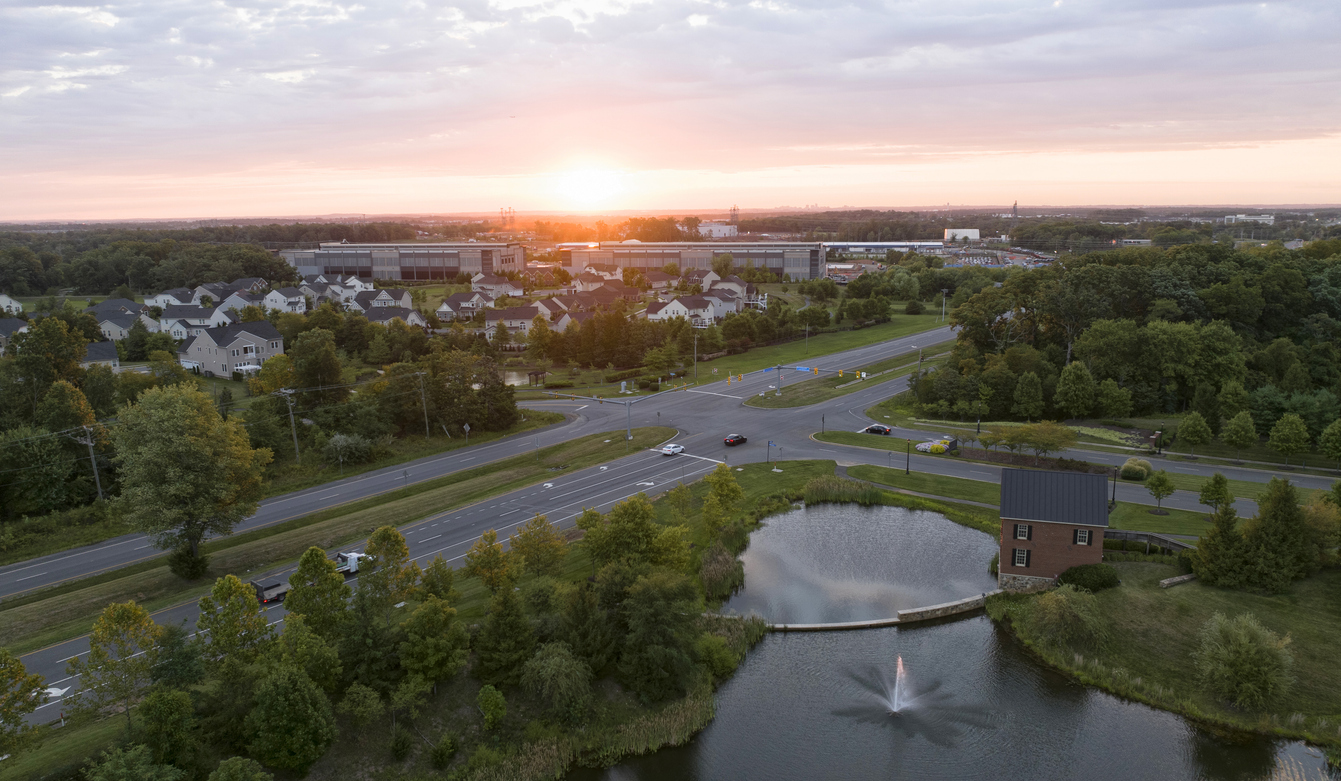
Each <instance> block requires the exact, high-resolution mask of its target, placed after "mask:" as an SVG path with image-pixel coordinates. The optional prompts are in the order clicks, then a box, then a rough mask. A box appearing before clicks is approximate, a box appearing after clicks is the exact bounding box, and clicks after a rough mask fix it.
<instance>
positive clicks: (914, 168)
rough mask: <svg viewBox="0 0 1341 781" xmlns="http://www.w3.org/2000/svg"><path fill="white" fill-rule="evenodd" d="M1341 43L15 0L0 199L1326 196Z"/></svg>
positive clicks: (1337, 39) (628, 16) (1253, 29)
mask: <svg viewBox="0 0 1341 781" xmlns="http://www.w3.org/2000/svg"><path fill="white" fill-rule="evenodd" d="M72 1H73V2H78V1H79V0H72ZM1338 52H1341V2H1337V0H1302V1H1300V2H1265V3H1262V2H1254V3H1248V2H1217V1H1216V0H905V1H903V2H855V3H841V2H824V1H815V2H810V1H809V0H805V1H802V2H785V1H784V0H751V1H750V2H724V1H706V2H704V1H699V0H692V1H689V2H682V1H680V0H668V1H666V2H627V1H625V0H595V1H594V2H585V1H583V0H556V1H554V2H531V1H530V0H498V1H496V2H487V1H484V0H481V1H479V2H465V3H438V2H421V1H419V0H413V1H411V2H400V1H394V2H376V1H375V0H362V1H361V2H354V1H352V0H350V1H349V2H346V1H345V0H335V1H329V0H276V1H273V2H267V1H262V0H245V1H244V2H235V1H233V0H137V1H135V2H127V3H119V2H114V3H109V4H103V5H42V4H39V3H37V2H25V0H8V2H6V3H4V4H2V5H0V220H42V219H133V218H169V217H180V218H208V217H215V218H222V217H230V216H232V217H239V216H265V215H299V214H330V213H367V214H388V213H450V212H472V211H473V212H488V211H494V210H497V209H498V208H500V207H512V208H514V209H516V210H517V211H518V212H527V211H533V212H534V211H572V212H581V211H597V210H604V211H610V210H619V209H629V210H657V209H665V210H667V211H685V210H692V209H704V210H718V211H720V210H723V209H726V208H728V207H729V206H731V205H733V204H738V205H739V206H741V207H742V208H747V209H749V208H774V207H781V206H803V205H808V204H819V205H823V206H843V205H846V206H872V207H893V208H898V207H918V206H920V207H928V206H935V205H941V204H950V205H953V206H961V205H962V206H995V205H1003V206H1009V204H1010V203H1012V202H1014V201H1019V203H1020V205H1021V206H1022V207H1028V206H1042V205H1094V204H1112V205H1116V204H1123V205H1175V204H1259V203H1260V204H1324V203H1326V204H1335V203H1341V56H1338Z"/></svg>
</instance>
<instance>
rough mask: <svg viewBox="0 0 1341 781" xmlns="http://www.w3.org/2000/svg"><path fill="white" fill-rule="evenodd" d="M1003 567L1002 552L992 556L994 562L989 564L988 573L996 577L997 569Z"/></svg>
mask: <svg viewBox="0 0 1341 781" xmlns="http://www.w3.org/2000/svg"><path fill="white" fill-rule="evenodd" d="M1000 566H1001V551H997V552H996V553H993V554H992V560H991V561H989V562H987V571H988V572H989V573H991V575H992V577H996V575H997V568H998V567H1000Z"/></svg>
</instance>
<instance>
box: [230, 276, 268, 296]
mask: <svg viewBox="0 0 1341 781" xmlns="http://www.w3.org/2000/svg"><path fill="white" fill-rule="evenodd" d="M228 286H229V287H231V288H233V289H234V290H245V291H247V292H248V293H264V292H265V289H266V288H268V287H270V284H269V283H268V282H266V281H265V280H264V279H261V278H260V277H243V278H242V279H235V280H233V281H232V282H229V283H228Z"/></svg>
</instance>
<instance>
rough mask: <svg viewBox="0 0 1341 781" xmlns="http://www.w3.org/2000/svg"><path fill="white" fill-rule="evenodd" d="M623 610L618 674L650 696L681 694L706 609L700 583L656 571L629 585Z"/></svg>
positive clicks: (650, 698)
mask: <svg viewBox="0 0 1341 781" xmlns="http://www.w3.org/2000/svg"><path fill="white" fill-rule="evenodd" d="M624 610H625V613H626V615H627V620H628V627H629V631H628V634H627V635H626V636H625V638H624V652H623V655H622V656H621V658H620V662H619V676H620V680H621V681H623V682H624V684H625V685H627V686H628V687H629V688H630V689H632V690H633V691H635V692H637V693H638V695H639V696H640V697H641V698H642V699H643V700H644V701H646V702H656V701H659V700H663V699H665V698H667V697H671V696H676V695H679V694H682V693H683V692H684V691H685V689H686V687H687V686H688V684H689V678H690V675H691V673H692V671H693V666H694V664H693V660H692V659H691V658H690V656H689V649H690V647H691V645H692V643H693V639H694V625H695V622H696V621H697V618H698V615H699V613H700V612H701V610H702V605H701V602H700V599H699V593H698V589H697V588H696V587H695V586H694V584H693V582H692V581H690V580H689V578H687V577H685V576H684V575H680V574H678V573H672V572H666V571H664V570H661V571H655V572H653V573H652V574H650V575H647V576H646V577H643V578H639V579H638V582H637V583H635V584H633V587H632V588H630V589H629V593H628V598H627V599H626V600H625V604H624Z"/></svg>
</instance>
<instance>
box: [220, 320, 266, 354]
mask: <svg viewBox="0 0 1341 781" xmlns="http://www.w3.org/2000/svg"><path fill="white" fill-rule="evenodd" d="M243 333H246V334H251V335H252V336H255V337H256V338H258V339H264V340H265V341H279V340H280V339H283V338H284V337H283V336H282V335H281V334H280V333H279V330H278V329H276V328H275V327H274V326H273V325H271V324H270V322H269V321H268V320H253V321H251V322H247V323H229V324H228V325H224V326H219V327H218V328H207V329H205V331H204V334H206V335H208V336H209V338H210V339H211V340H212V341H213V342H214V343H215V344H216V345H218V346H220V347H224V346H226V345H229V344H232V342H233V340H234V339H236V338H237V337H238V334H243Z"/></svg>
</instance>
